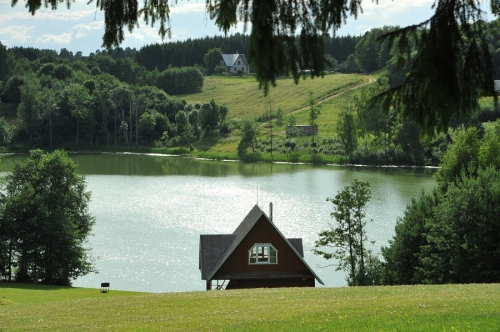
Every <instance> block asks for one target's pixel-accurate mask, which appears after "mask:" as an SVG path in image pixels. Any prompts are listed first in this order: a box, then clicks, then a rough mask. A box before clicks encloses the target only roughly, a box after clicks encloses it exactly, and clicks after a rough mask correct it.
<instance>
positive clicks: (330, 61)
mask: <svg viewBox="0 0 500 332" xmlns="http://www.w3.org/2000/svg"><path fill="white" fill-rule="evenodd" d="M325 62H326V68H327V69H328V70H332V71H334V72H335V71H338V70H339V61H338V60H337V59H335V58H334V57H333V56H332V55H331V54H326V55H325Z"/></svg>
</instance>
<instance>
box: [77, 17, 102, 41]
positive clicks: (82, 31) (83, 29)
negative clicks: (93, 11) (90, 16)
mask: <svg viewBox="0 0 500 332" xmlns="http://www.w3.org/2000/svg"><path fill="white" fill-rule="evenodd" d="M93 30H99V31H102V30H104V21H97V22H92V23H90V24H83V23H80V24H77V25H75V26H74V27H73V28H72V29H71V35H72V36H74V38H75V39H82V38H84V37H86V36H87V34H89V33H90V32H92V31H93Z"/></svg>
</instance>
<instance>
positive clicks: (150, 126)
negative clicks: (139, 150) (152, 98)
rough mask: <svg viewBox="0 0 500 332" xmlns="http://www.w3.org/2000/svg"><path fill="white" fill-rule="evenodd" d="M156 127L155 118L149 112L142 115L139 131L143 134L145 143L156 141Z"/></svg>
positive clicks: (142, 137)
mask: <svg viewBox="0 0 500 332" xmlns="http://www.w3.org/2000/svg"><path fill="white" fill-rule="evenodd" d="M155 127H156V119H155V117H154V116H153V115H152V114H151V113H150V112H148V111H146V112H144V113H143V114H142V115H141V118H140V120H139V130H140V132H141V141H144V142H152V141H154V139H155V136H156V135H155V132H156V131H155Z"/></svg>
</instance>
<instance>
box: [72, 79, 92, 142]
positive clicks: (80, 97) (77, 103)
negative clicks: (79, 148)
mask: <svg viewBox="0 0 500 332" xmlns="http://www.w3.org/2000/svg"><path fill="white" fill-rule="evenodd" d="M67 94H68V104H69V107H70V109H71V115H73V117H74V118H75V119H76V145H78V139H79V137H80V122H81V121H82V120H83V119H86V118H87V117H88V114H89V109H88V107H89V104H90V101H91V97H90V95H89V92H88V90H87V88H85V87H84V86H83V85H80V84H70V85H69V86H68V87H67Z"/></svg>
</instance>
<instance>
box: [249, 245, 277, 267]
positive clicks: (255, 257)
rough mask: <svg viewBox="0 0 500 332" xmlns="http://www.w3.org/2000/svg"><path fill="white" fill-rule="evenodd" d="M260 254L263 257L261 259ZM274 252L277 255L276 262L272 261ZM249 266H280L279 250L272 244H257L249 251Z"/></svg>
mask: <svg viewBox="0 0 500 332" xmlns="http://www.w3.org/2000/svg"><path fill="white" fill-rule="evenodd" d="M254 249H255V250H254ZM259 252H260V253H261V255H262V257H260V258H259ZM273 252H275V253H276V255H275V256H274V258H275V259H274V260H275V261H274V262H272V261H271V260H272V256H273V255H272V253H273ZM248 264H249V265H259V264H278V249H276V248H275V247H274V246H273V245H272V244H271V243H255V244H254V245H253V246H252V248H250V250H248Z"/></svg>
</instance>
